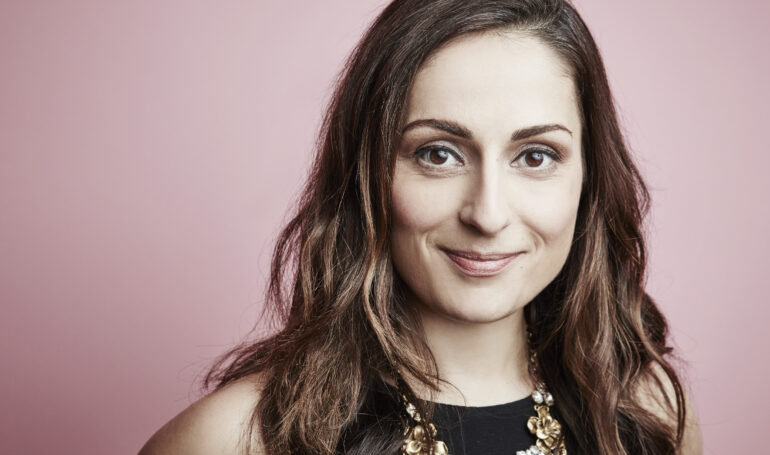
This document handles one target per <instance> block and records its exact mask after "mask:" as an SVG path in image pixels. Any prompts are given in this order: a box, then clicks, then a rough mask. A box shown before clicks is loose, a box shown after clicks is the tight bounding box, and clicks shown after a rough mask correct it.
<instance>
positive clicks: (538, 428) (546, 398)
mask: <svg viewBox="0 0 770 455" xmlns="http://www.w3.org/2000/svg"><path fill="white" fill-rule="evenodd" d="M532 401H534V402H535V411H536V412H537V417H530V418H529V420H527V428H528V429H529V431H530V433H532V434H534V435H535V436H536V437H537V442H536V443H535V445H533V446H530V447H529V449H527V450H519V451H518V452H516V455H567V449H566V448H565V447H564V438H562V437H561V424H559V422H558V421H557V420H556V419H554V418H553V417H551V413H550V412H548V408H550V407H551V405H553V395H551V394H550V393H548V392H547V391H546V390H545V384H543V383H540V384H538V385H537V390H535V391H534V392H532Z"/></svg>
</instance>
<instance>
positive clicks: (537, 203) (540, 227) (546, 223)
mask: <svg viewBox="0 0 770 455" xmlns="http://www.w3.org/2000/svg"><path fill="white" fill-rule="evenodd" d="M579 202H580V181H579V180H576V181H570V182H564V183H563V184H561V185H556V186H552V187H548V188H544V189H543V190H542V191H541V192H539V193H536V194H533V195H532V197H530V198H528V200H527V206H526V207H525V209H524V210H522V214H523V215H524V217H525V218H526V219H525V222H526V223H527V224H528V225H529V226H530V227H531V228H532V229H533V230H534V231H535V232H536V233H537V236H538V238H539V239H540V240H541V241H542V242H543V243H544V245H541V246H545V247H548V248H558V249H560V250H561V249H567V250H568V249H569V247H570V245H571V244H572V237H573V234H574V230H575V221H576V219H577V209H578V204H579ZM565 254H566V253H565Z"/></svg>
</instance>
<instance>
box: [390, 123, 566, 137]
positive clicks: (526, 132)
mask: <svg viewBox="0 0 770 455" xmlns="http://www.w3.org/2000/svg"><path fill="white" fill-rule="evenodd" d="M420 126H428V127H431V128H435V129H437V130H441V131H446V132H447V133H449V134H453V135H455V136H458V137H461V138H463V139H472V138H473V134H472V133H471V130H469V129H468V128H466V127H464V126H462V125H460V124H459V123H455V122H453V121H451V120H438V119H420V120H415V121H413V122H409V124H408V125H406V126H405V127H404V129H402V130H401V134H402V135H403V134H404V133H406V132H407V131H409V130H410V129H412V128H417V127H420ZM556 130H562V131H566V132H567V133H569V135H570V136H572V131H570V129H569V128H567V127H566V126H564V125H561V124H559V123H549V124H546V125H535V126H528V127H526V128H521V129H518V130H516V131H514V132H513V134H512V135H511V141H520V140H522V139H526V138H528V137H531V136H537V135H538V134H543V133H547V132H549V131H556Z"/></svg>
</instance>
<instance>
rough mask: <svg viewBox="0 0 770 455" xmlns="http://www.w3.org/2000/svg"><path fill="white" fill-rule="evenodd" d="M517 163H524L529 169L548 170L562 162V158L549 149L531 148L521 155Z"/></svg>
mask: <svg viewBox="0 0 770 455" xmlns="http://www.w3.org/2000/svg"><path fill="white" fill-rule="evenodd" d="M516 161H523V163H522V164H523V165H524V166H525V167H527V168H531V169H546V168H550V167H551V166H552V165H554V164H555V163H556V162H558V161H561V157H560V156H559V154H558V153H556V152H553V151H551V150H549V149H542V148H531V149H529V150H525V151H524V153H522V154H521V155H519V158H518V159H517V160H516Z"/></svg>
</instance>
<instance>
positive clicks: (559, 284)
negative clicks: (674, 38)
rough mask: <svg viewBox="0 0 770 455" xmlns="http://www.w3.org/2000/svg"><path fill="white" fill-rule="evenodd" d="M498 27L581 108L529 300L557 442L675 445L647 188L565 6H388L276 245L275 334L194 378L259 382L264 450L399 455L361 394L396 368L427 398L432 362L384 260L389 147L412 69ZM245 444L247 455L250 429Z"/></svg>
mask: <svg viewBox="0 0 770 455" xmlns="http://www.w3.org/2000/svg"><path fill="white" fill-rule="evenodd" d="M495 30H515V31H518V32H521V33H525V34H527V35H529V36H533V37H535V38H537V39H539V40H540V41H541V42H542V43H544V44H546V45H547V46H550V48H552V49H553V50H554V51H555V52H556V53H557V54H558V55H559V56H560V58H561V59H562V60H563V62H564V63H565V64H566V65H567V67H568V68H569V69H570V71H571V75H572V77H573V80H574V82H575V86H576V88H577V98H578V102H579V105H580V106H579V108H580V112H581V115H582V127H583V134H582V137H583V144H582V150H583V155H584V160H585V161H584V164H585V165H584V169H585V178H584V181H583V189H582V193H581V198H580V203H579V208H578V216H577V221H576V226H575V237H574V240H573V244H572V247H571V249H570V253H569V256H568V258H567V261H566V263H565V265H564V267H563V268H562V270H561V272H560V273H559V275H558V276H557V277H556V278H555V279H554V280H553V281H552V282H551V283H550V284H549V285H548V286H547V287H546V288H545V289H544V290H543V291H542V292H541V293H540V294H538V296H537V297H535V298H534V299H533V300H532V301H531V302H530V303H529V304H528V305H527V307H526V310H525V318H526V320H527V323H528V326H529V327H530V330H531V332H532V340H531V346H532V347H533V349H534V350H535V351H536V352H537V358H538V360H539V364H538V369H539V372H540V374H541V375H542V377H543V379H544V381H545V382H546V383H547V384H548V385H549V388H550V389H551V391H552V393H553V394H554V396H555V397H556V400H557V402H558V403H559V406H558V413H559V416H560V420H561V422H562V426H563V429H564V435H565V438H566V443H567V447H568V448H569V451H570V453H571V454H574V453H590V454H603V455H609V454H629V453H633V454H642V455H644V454H669V453H675V451H676V449H677V447H678V445H679V444H680V442H681V437H682V431H683V428H684V421H685V415H684V413H685V410H684V394H683V390H682V386H681V383H680V381H679V379H678V377H677V373H676V371H675V370H674V368H673V367H672V365H671V364H670V363H669V361H668V360H667V357H668V354H670V353H671V348H670V347H669V346H668V345H667V324H666V321H665V319H664V317H663V315H662V314H661V313H660V311H659V310H658V308H657V307H656V305H655V303H654V301H653V300H652V298H651V297H650V296H649V295H647V293H646V292H645V290H644V282H645V269H646V264H647V253H646V248H645V242H644V239H643V232H642V222H643V219H644V217H645V215H646V214H647V211H648V208H649V193H648V191H647V189H646V186H645V183H644V181H643V179H642V177H641V175H640V173H639V171H638V170H637V168H636V166H635V164H634V163H633V160H632V158H631V156H630V154H629V151H628V147H627V145H626V141H625V138H624V136H623V134H622V132H621V129H620V127H619V124H618V120H617V114H616V111H615V106H614V100H613V98H612V95H611V92H610V88H609V84H608V82H607V77H606V74H605V70H604V65H603V62H602V59H601V56H600V53H599V50H598V49H597V46H596V43H595V42H594V40H593V38H592V36H591V33H590V32H589V30H588V29H587V27H586V25H585V23H584V22H583V20H582V19H581V18H580V16H579V14H578V13H577V12H576V11H575V9H574V8H573V6H572V5H571V4H570V3H568V2H566V1H563V0H395V1H393V2H392V3H390V4H389V5H388V6H387V7H386V8H385V9H384V10H383V11H382V13H381V14H380V15H379V16H378V17H377V19H376V20H375V21H374V22H373V24H372V25H371V26H370V28H369V29H368V31H367V32H366V34H365V36H364V37H363V39H362V40H361V41H360V42H359V44H358V45H357V47H356V48H355V49H354V51H353V53H352V54H351V56H350V57H349V59H348V60H347V62H346V64H345V67H344V69H343V71H342V72H341V75H340V77H339V79H338V81H337V85H336V90H335V92H334V95H333V97H332V99H331V102H330V105H329V107H328V110H327V112H326V115H325V117H324V121H323V124H322V128H321V131H320V134H319V139H318V143H317V148H316V156H317V158H316V159H315V160H314V161H313V163H314V164H313V167H312V170H311V172H310V174H309V177H308V179H307V181H306V184H305V186H304V190H303V192H302V196H301V198H300V200H299V201H298V204H297V207H296V212H295V213H294V214H293V217H292V218H291V220H290V221H289V222H288V224H287V225H286V226H285V227H284V229H283V230H282V232H281V234H280V235H279V237H278V240H277V242H276V245H275V249H274V251H273V256H272V262H271V272H270V281H269V286H268V287H267V290H266V295H265V303H266V306H265V308H266V311H269V312H270V313H269V314H272V315H273V316H275V320H274V321H275V323H276V324H277V331H275V332H274V333H273V334H271V335H269V336H266V337H264V338H261V339H257V340H248V341H244V342H243V343H241V344H240V345H239V346H237V347H235V348H233V349H232V350H231V351H229V352H227V353H225V354H224V355H223V356H222V357H220V358H219V359H218V360H217V362H216V363H215V364H214V365H213V366H212V367H211V369H210V371H209V372H208V374H207V375H206V377H205V380H204V386H205V387H207V388H208V387H210V386H211V385H212V384H215V386H216V388H220V387H222V386H224V385H225V384H228V383H229V382H231V381H233V380H236V379H238V378H241V377H243V376H246V375H249V374H252V373H257V372H259V373H261V374H262V376H263V378H264V383H265V385H264V389H263V390H262V395H261V398H260V401H259V403H258V405H257V406H256V408H255V409H254V412H253V413H252V419H251V425H250V431H251V435H252V436H253V435H254V434H255V433H257V432H258V433H259V435H260V438H261V440H262V441H263V445H264V447H265V450H266V451H267V453H269V454H286V453H291V454H333V453H347V454H365V453H367V454H368V453H396V452H397V451H398V447H399V445H400V442H401V441H400V438H402V434H401V426H400V425H401V418H402V416H401V415H400V414H399V411H398V403H397V402H396V403H395V404H393V403H391V404H390V405H388V404H387V403H385V404H383V402H382V400H379V399H376V398H377V397H376V396H375V395H373V393H372V390H374V389H375V388H376V387H375V385H376V383H377V381H380V380H381V379H382V378H384V377H393V375H397V374H398V373H396V372H402V373H408V374H410V375H411V376H412V377H414V378H416V379H417V380H419V381H421V382H422V383H424V384H425V385H427V386H429V387H431V388H433V389H434V390H435V387H436V384H437V380H440V378H438V373H437V370H436V365H435V361H434V359H433V357H432V355H431V353H430V350H429V349H428V348H427V346H426V345H425V342H424V340H423V338H422V337H421V335H420V334H421V327H420V323H419V319H418V317H417V314H416V312H415V309H414V308H410V307H409V306H408V305H405V303H404V302H405V298H404V295H405V294H404V289H405V288H404V286H405V284H404V283H403V281H402V280H401V279H400V278H399V277H398V275H397V274H396V272H395V270H394V268H393V265H392V262H391V258H390V250H389V235H390V223H391V213H390V192H391V191H390V190H391V179H392V175H393V170H394V163H395V159H394V158H395V157H394V150H395V148H396V146H397V145H398V141H399V132H400V130H401V128H400V127H401V125H402V121H403V116H404V114H405V112H404V111H405V105H406V100H407V96H408V92H409V89H410V86H411V84H412V81H413V79H414V77H415V74H416V73H417V71H418V69H419V68H420V65H421V64H422V62H424V61H425V59H426V58H427V57H429V56H430V55H431V54H432V53H434V52H436V50H437V49H439V48H440V47H441V46H442V45H443V44H445V43H447V42H448V41H449V40H451V39H453V38H456V37H458V36H460V35H463V34H468V33H482V32H486V31H495ZM653 367H656V368H659V369H660V370H661V371H662V372H663V373H665V375H664V377H663V379H661V378H659V377H658V376H657V375H655V374H653V372H652V371H653ZM666 377H667V380H668V381H670V383H671V384H672V385H673V390H674V394H673V395H674V397H673V399H668V400H666V403H665V404H666V406H667V407H668V408H669V409H670V410H671V411H672V412H673V413H675V414H674V415H676V423H675V424H674V425H671V424H666V422H664V421H662V420H661V419H660V418H659V417H657V416H656V415H655V414H654V413H651V412H650V411H649V410H648V409H646V408H645V407H644V406H643V403H641V401H640V397H639V396H638V395H637V394H635V393H634V390H636V389H637V388H638V386H639V384H641V382H642V381H645V382H647V381H650V382H651V383H652V384H653V386H654V387H656V388H657V389H658V391H659V392H660V394H661V395H662V396H666V397H667V396H668V394H667V393H666V390H665V389H666V387H665V386H664V384H663V383H662V382H663V380H666ZM407 392H408V393H410V394H411V393H412V392H411V391H409V390H407ZM373 414H374V417H372V415H373ZM424 415H427V416H430V415H431V414H430V409H427V410H426V412H425V413H424ZM367 416H369V417H367ZM246 445H247V447H246V451H247V452H249V451H251V450H252V449H253V447H252V445H251V438H248V441H247V444H246Z"/></svg>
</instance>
